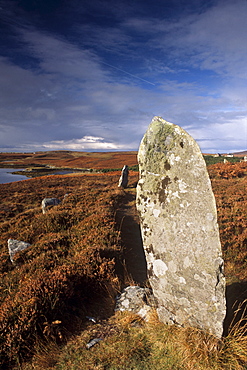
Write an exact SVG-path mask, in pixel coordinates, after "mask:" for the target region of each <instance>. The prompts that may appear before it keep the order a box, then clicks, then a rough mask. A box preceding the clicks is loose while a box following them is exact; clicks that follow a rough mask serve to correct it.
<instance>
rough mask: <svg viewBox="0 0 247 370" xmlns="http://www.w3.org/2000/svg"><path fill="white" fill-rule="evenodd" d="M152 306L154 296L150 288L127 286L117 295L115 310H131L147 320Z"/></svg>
mask: <svg viewBox="0 0 247 370" xmlns="http://www.w3.org/2000/svg"><path fill="white" fill-rule="evenodd" d="M153 306H154V297H153V295H152V293H151V291H150V289H148V288H141V287H139V286H128V287H126V288H124V290H123V291H122V293H121V294H120V295H119V296H118V297H117V299H116V308H115V311H131V312H134V313H136V314H137V315H139V316H141V317H142V318H143V319H144V320H147V319H148V314H149V311H150V310H151V308H152V307H153Z"/></svg>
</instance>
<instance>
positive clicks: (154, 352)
mask: <svg viewBox="0 0 247 370" xmlns="http://www.w3.org/2000/svg"><path fill="white" fill-rule="evenodd" d="M125 160H126V158H125ZM95 161H96V162H97V161H98V159H97V158H96V159H95ZM116 163H118V162H112V163H111V164H110V167H109V168H118V167H121V166H120V165H117V164H116ZM126 163H127V162H125V163H124V164H126ZM131 164H133V165H134V164H135V163H131ZM208 171H209V174H210V177H211V181H212V186H213V191H214V194H215V198H216V202H217V210H218V222H219V228H220V237H221V243H222V249H223V255H224V260H225V274H226V278H227V284H228V288H227V297H228V298H227V299H228V322H226V323H225V336H224V338H223V339H222V340H219V339H217V338H214V337H213V336H212V335H209V334H208V333H205V332H202V331H200V330H197V329H194V328H180V327H177V326H172V327H171V326H166V325H164V324H161V323H160V322H159V321H158V319H157V316H156V313H155V311H154V312H153V315H152V317H151V319H150V321H149V322H148V323H146V322H144V321H143V320H142V319H140V317H138V316H136V315H134V314H132V313H114V305H115V297H116V294H118V293H119V292H120V291H121V289H122V288H123V287H124V286H126V285H127V284H134V283H135V281H133V278H132V277H131V276H127V275H126V270H125V268H124V261H123V255H124V254H123V244H122V235H121V222H120V223H119V222H118V223H117V222H116V215H117V212H118V211H119V208H120V207H121V205H122V204H123V203H124V200H125V199H127V196H128V194H130V193H131V194H132V195H133V196H134V194H135V184H136V182H137V180H138V173H137V172H133V171H130V181H129V184H130V185H129V187H128V188H127V189H125V190H124V189H119V188H118V187H117V184H118V179H119V175H120V172H108V173H101V174H71V175H64V176H56V175H53V176H43V177H40V178H33V179H30V180H25V181H20V182H14V183H10V184H2V185H0V275H1V276H0V278H1V287H0V304H1V307H0V331H1V336H0V351H1V366H2V368H3V369H4V368H6V369H8V368H11V369H16V370H17V369H23V370H31V369H49V368H50V369H55V370H56V369H57V370H65V369H72V370H74V369H86V370H90V369H99V370H103V369H110V370H113V369H119V370H120V369H126V370H127V369H157V370H159V369H160V370H161V369H205V370H206V369H218V370H223V369H229V370H230V369H232V370H234V369H241V370H244V369H246V368H247V367H246V364H247V339H246V330H247V329H246V316H245V305H246V298H247V291H246V290H247V286H246V285H247V276H246V271H247V270H246V268H247V231H246V221H247V215H246V201H247V195H246V185H247V164H246V163H244V162H243V163H226V164H224V163H218V164H214V165H211V166H209V167H208ZM66 193H67V194H68V196H67V197H66V200H65V201H64V202H62V203H61V204H60V205H58V206H56V207H53V208H51V209H50V210H49V211H48V212H47V213H46V214H42V212H41V207H40V206H41V200H42V199H43V198H44V197H50V196H52V197H57V198H59V199H62V198H63V196H64V194H66ZM129 207H134V204H133V203H131V204H129ZM8 238H12V239H18V240H23V241H26V242H28V243H30V244H31V247H30V248H28V249H26V250H25V251H22V252H19V253H18V254H17V255H16V256H15V261H14V264H12V263H11V262H10V259H9V255H8V249H7V240H8ZM234 303H235V314H234V310H232V309H231V307H232V305H233V304H234ZM237 308H239V309H238V310H236V309H237ZM89 317H94V318H96V323H94V322H92V321H90V320H89V319H88V318H89ZM95 337H96V338H100V339H102V340H101V341H100V342H99V343H98V344H97V345H95V346H94V347H93V348H91V349H90V350H88V349H86V343H87V342H88V341H90V340H91V339H92V338H95Z"/></svg>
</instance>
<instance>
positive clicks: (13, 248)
mask: <svg viewBox="0 0 247 370" xmlns="http://www.w3.org/2000/svg"><path fill="white" fill-rule="evenodd" d="M30 245H31V244H29V243H26V242H22V241H19V240H14V239H8V248H9V256H10V261H11V262H12V263H14V256H15V254H16V253H17V252H20V251H23V250H24V249H26V248H28V247H30Z"/></svg>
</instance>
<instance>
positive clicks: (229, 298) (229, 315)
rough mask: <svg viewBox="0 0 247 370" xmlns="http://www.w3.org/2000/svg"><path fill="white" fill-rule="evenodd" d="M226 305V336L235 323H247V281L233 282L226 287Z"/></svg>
mask: <svg viewBox="0 0 247 370" xmlns="http://www.w3.org/2000/svg"><path fill="white" fill-rule="evenodd" d="M226 307H227V310H226V318H225V321H224V334H223V335H224V336H226V335H227V334H228V333H229V332H230V330H231V328H233V327H234V325H235V326H236V325H241V326H243V325H245V324H246V323H247V318H246V314H247V312H246V310H247V282H242V283H233V284H230V285H228V286H227V287H226ZM239 323H241V324H239ZM246 334H247V333H246Z"/></svg>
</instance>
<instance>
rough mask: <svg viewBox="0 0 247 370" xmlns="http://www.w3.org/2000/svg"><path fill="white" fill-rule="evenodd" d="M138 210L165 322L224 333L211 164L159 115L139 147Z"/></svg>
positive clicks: (223, 293)
mask: <svg viewBox="0 0 247 370" xmlns="http://www.w3.org/2000/svg"><path fill="white" fill-rule="evenodd" d="M138 162H139V168H140V180H139V182H138V186H137V209H138V211H139V214H140V222H141V231H142V238H143V246H144V250H145V255H146V260H147V268H148V274H149V280H150V284H151V286H152V288H153V292H154V295H155V297H156V299H157V300H158V310H157V311H158V315H159V318H160V320H161V321H162V322H165V323H177V324H179V325H186V326H187V325H189V326H193V327H197V328H201V329H204V330H206V331H209V332H210V333H212V334H214V335H216V336H217V337H221V335H222V331H223V320H224V317H225V314H226V305H225V278H224V275H223V259H222V252H221V245H220V239H219V231H218V224H217V213H216V205H215V198H214V195H213V192H212V188H211V182H210V179H209V176H208V173H207V169H206V164H205V161H204V159H203V156H202V154H201V151H200V149H199V146H198V145H197V143H196V142H195V141H194V139H193V138H192V137H191V136H190V135H188V134H187V133H186V132H185V131H184V130H183V129H182V128H180V127H179V126H176V125H174V124H172V123H170V122H166V121H165V120H163V119H162V118H160V117H154V118H153V120H152V122H151V124H150V126H149V127H148V130H147V132H146V134H145V135H144V137H143V139H142V142H141V145H140V148H139V153H138Z"/></svg>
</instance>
